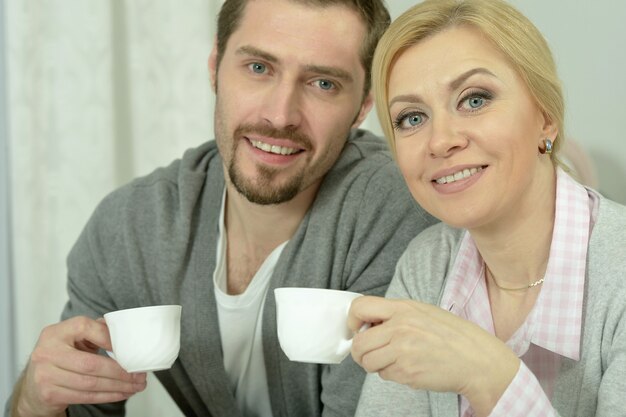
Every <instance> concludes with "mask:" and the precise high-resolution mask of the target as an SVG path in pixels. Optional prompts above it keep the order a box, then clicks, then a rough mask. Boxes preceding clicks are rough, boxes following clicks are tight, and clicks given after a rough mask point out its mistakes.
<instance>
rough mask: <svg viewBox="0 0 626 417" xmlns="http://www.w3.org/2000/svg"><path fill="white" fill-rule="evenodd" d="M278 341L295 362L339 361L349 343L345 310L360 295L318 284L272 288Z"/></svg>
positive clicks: (350, 345)
mask: <svg viewBox="0 0 626 417" xmlns="http://www.w3.org/2000/svg"><path fill="white" fill-rule="evenodd" d="M274 296H275V297H276V319H277V328H278V341H279V343H280V347H281V348H282V350H283V352H285V355H287V357H288V358H289V359H290V360H292V361H296V362H309V363H327V364H331V363H339V362H341V361H342V360H343V359H344V358H345V357H346V356H348V353H349V352H350V348H351V347H352V336H353V334H352V331H350V329H349V328H348V324H347V319H348V310H349V309H350V305H351V304H352V300H354V299H355V298H357V297H360V296H361V294H357V293H354V292H349V291H339V290H329V289H322V288H295V287H294V288H276V289H275V290H274Z"/></svg>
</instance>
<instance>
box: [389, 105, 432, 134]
mask: <svg viewBox="0 0 626 417" xmlns="http://www.w3.org/2000/svg"><path fill="white" fill-rule="evenodd" d="M426 119H427V116H426V115H425V114H424V113H423V112H420V111H417V110H407V111H402V112H400V113H398V115H397V116H396V117H395V119H394V121H393V128H394V129H395V130H399V131H406V130H411V129H415V128H418V127H419V126H421V125H422V124H423V123H424V122H425V121H426Z"/></svg>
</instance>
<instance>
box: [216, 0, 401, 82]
mask: <svg viewBox="0 0 626 417" xmlns="http://www.w3.org/2000/svg"><path fill="white" fill-rule="evenodd" d="M248 1H249V0H225V1H224V4H223V5H222V8H221V10H220V13H219V16H218V19H217V65H218V67H219V63H220V61H221V59H222V56H224V51H225V50H226V44H227V43H228V39H229V38H230V35H232V34H233V32H234V31H235V30H237V27H238V26H239V22H240V21H241V16H242V15H243V12H244V9H245V7H246V5H247V4H248ZM288 1H291V2H293V3H299V4H304V5H307V6H311V7H329V6H345V7H348V8H349V9H352V10H355V11H357V12H358V14H359V16H360V17H361V19H362V21H363V23H364V24H365V28H366V36H365V40H364V41H363V46H362V47H361V51H360V55H361V64H362V65H363V69H364V70H365V85H364V92H365V93H368V92H369V90H370V88H371V69H372V59H373V58H374V51H375V49H376V45H377V44H378V40H379V39H380V37H381V36H382V35H383V33H384V32H385V30H386V29H387V27H388V26H389V24H390V23H391V18H390V16H389V11H388V10H387V8H386V6H385V3H384V0H288Z"/></svg>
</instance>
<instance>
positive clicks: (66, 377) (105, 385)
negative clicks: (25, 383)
mask: <svg viewBox="0 0 626 417" xmlns="http://www.w3.org/2000/svg"><path fill="white" fill-rule="evenodd" d="M49 377H50V378H51V379H52V380H53V383H54V385H57V386H59V387H62V388H66V389H68V390H73V391H92V392H109V393H123V394H134V393H136V392H140V391H143V390H144V389H145V388H146V381H145V379H144V380H143V381H141V380H138V381H135V380H134V379H133V378H132V377H131V379H130V380H121V379H115V378H107V377H102V376H95V375H88V374H77V373H75V372H71V371H67V370H65V369H61V368H56V369H54V370H52V371H51V372H50V374H49Z"/></svg>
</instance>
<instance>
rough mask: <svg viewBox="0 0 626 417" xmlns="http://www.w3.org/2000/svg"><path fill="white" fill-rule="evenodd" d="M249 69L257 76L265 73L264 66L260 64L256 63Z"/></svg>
mask: <svg viewBox="0 0 626 417" xmlns="http://www.w3.org/2000/svg"><path fill="white" fill-rule="evenodd" d="M250 68H251V69H252V71H253V72H255V73H257V74H263V73H264V72H265V69H266V67H265V65H264V64H260V63H258V62H255V63H253V64H250Z"/></svg>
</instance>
